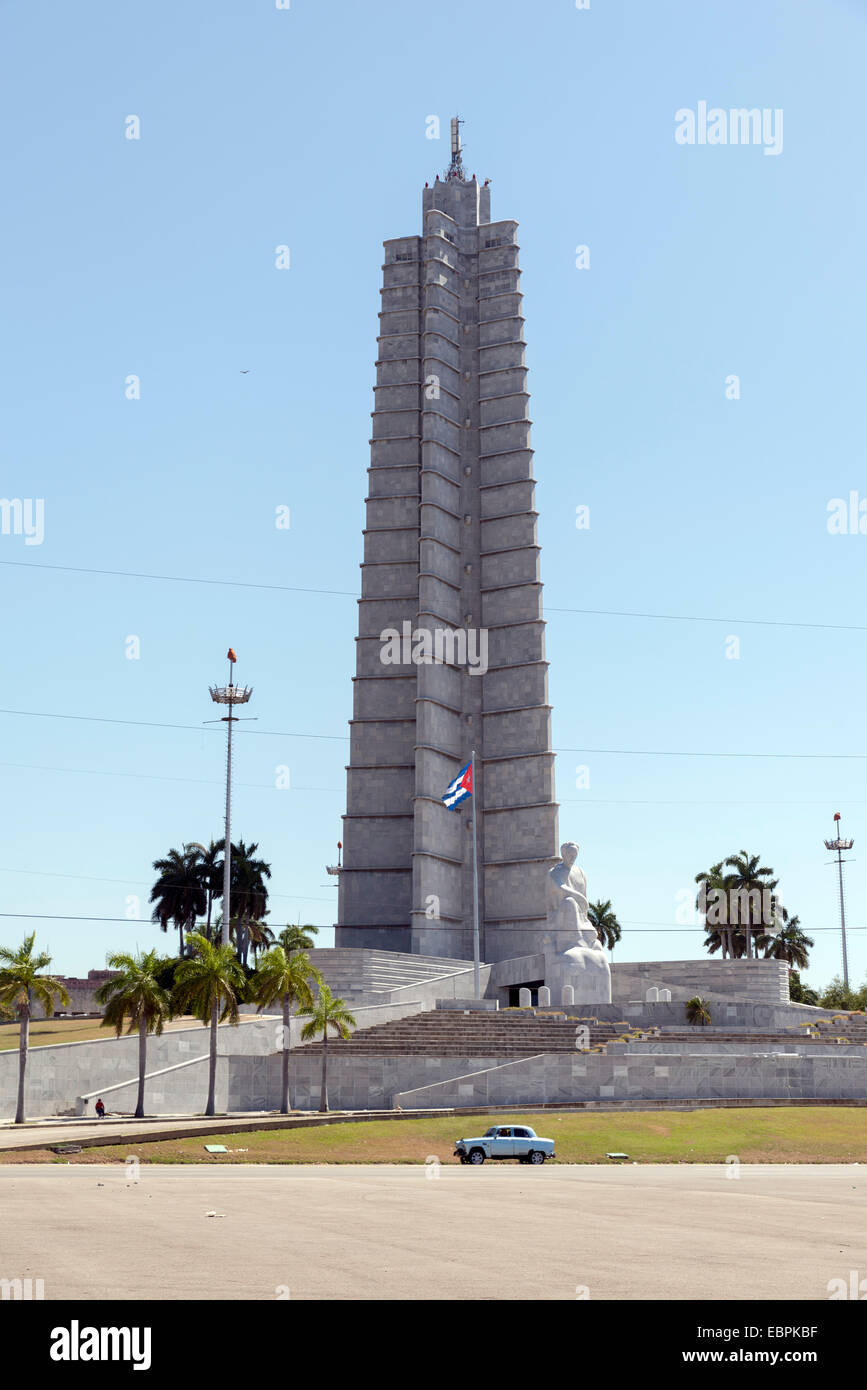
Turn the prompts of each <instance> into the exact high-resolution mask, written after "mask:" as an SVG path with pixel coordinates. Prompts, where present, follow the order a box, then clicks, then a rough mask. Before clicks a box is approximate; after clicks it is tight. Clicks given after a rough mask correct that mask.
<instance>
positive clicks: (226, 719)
mask: <svg viewBox="0 0 867 1390" xmlns="http://www.w3.org/2000/svg"><path fill="white" fill-rule="evenodd" d="M228 656H229V684H228V685H211V686H209V687H208V689H209V690H210V692H211V699H212V700H213V701H214V703H215V704H217V705H228V707H229V713H228V714H224V715H223V716H222V720H221V722H222V723H224V724H225V725H226V732H227V739H226V847H225V849H224V850H223V924H222V928H221V931H220V940H221V942H222V944H223V945H224V946H227V945H228V944H229V921H230V913H231V903H230V885H231V881H232V725H233V724H236V723H237V722H238V717H237V715H236V714H234V713H233V710H234V708H235V705H246V703H247V701H248V700H249V698H250V696H251V695H252V694H253V687H252V686H247V685H236V684H235V675H234V670H235V662H236V661H237V660H238V658H237V656H236V655H235V649H234V647H230V648H229V652H228Z"/></svg>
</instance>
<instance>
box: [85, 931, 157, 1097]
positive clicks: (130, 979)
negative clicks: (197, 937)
mask: <svg viewBox="0 0 867 1390" xmlns="http://www.w3.org/2000/svg"><path fill="white" fill-rule="evenodd" d="M107 964H108V966H109V969H111V970H117V971H119V972H120V973H119V974H118V975H116V976H115V977H114V979H113V980H107V981H106V983H105V984H104V985H100V987H99V989H98V990H97V991H96V1000H97V1003H99V1004H104V1005H105V1014H104V1015H103V1019H102V1026H103V1028H114V1030H115V1036H116V1037H118V1038H119V1037H120V1035H121V1033H122V1032H123V1026H124V1024H125V1022H126V1020H127V1018H128V1019H129V1028H128V1030H127V1031H128V1032H129V1033H133V1032H135V1030H136V1029H138V1097H137V1099H136V1104H135V1118H136V1119H137V1120H140V1119H142V1117H143V1116H144V1089H145V1073H146V1071H147V1055H148V1033H154V1034H155V1035H156V1036H157V1037H159V1036H160V1035H161V1033H162V1031H163V1024H164V1023H165V1021H166V1019H167V1018H170V1017H171V1012H172V1001H171V996H170V994H169V991H168V990H167V989H165V988H164V987H163V985H161V984H160V982H159V976H160V975H161V974H162V972H163V971H164V970H165V969H166V967H167V966H169V965H170V964H171V962H170V961H169V960H167V959H166V957H164V956H158V955H157V953H156V951H147V952H144V953H143V954H141V955H138V956H132V955H129V954H127V953H126V952H122V951H121V952H117V953H116V954H115V955H113V956H109V958H108V962H107Z"/></svg>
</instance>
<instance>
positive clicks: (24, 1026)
mask: <svg viewBox="0 0 867 1390" xmlns="http://www.w3.org/2000/svg"><path fill="white" fill-rule="evenodd" d="M35 940H36V933H35V932H31V933H30V935H29V936H25V938H24V943H23V945H21V946H19V948H18V950H17V951H10V950H9V949H8V947H6V946H0V1003H2V1004H7V1005H13V1006H14V1007H15V1008H16V1009H17V1011H18V1018H19V1021H20V1030H19V1034H18V1105H17V1107H16V1110H15V1123H16V1125H23V1123H24V1081H25V1078H26V1076H27V1051H28V1048H29V1046H30V1014H31V1008H32V1005H33V1000H34V998H35V999H36V1000H38V1002H39V1003H40V1004H41V1005H42V1009H43V1012H44V1014H45V1017H46V1018H50V1017H51V1015H52V1014H53V1013H54V1005H55V1001H58V1000H59V1002H60V1003H61V1004H68V1003H69V994H68V992H67V990H66V987H65V986H64V985H62V984H61V983H60V981H59V980H55V979H54V977H53V976H51V975H40V974H39V973H38V972H39V971H40V970H45V969H47V967H48V966H49V965H50V964H51V957H50V955H49V954H48V952H47V951H40V953H39V954H38V955H34V954H33V943H34V941H35Z"/></svg>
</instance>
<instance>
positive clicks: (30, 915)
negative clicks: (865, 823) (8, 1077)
mask: <svg viewBox="0 0 867 1390" xmlns="http://www.w3.org/2000/svg"><path fill="white" fill-rule="evenodd" d="M305 901H306V902H318V903H324V902H330V903H332V904H333V899H331V898H307V899H305ZM2 917H12V918H15V919H21V920H32V921H39V922H122V923H123V925H124V926H127V927H156V926H157V923H156V922H152V921H150V919H149V918H146V917H89V916H78V917H72V916H67V915H63V914H60V913H52V912H0V918H2ZM621 926H624V927H628V928H629V931H630V933H638V932H666V933H671V932H690V933H692V935H695V934H696V932H702V933H705V934H706V932H707V928H706V927H703V926H695V927H662V926H648V927H635V926H631V925H630V924H629V923H628V922H621ZM808 931H811V932H814V931H834V932H836V931H839V927H809V928H808ZM847 931H853V932H860V931H867V927H848V928H847ZM615 963H616V962H615ZM624 963H625V964H629V962H624Z"/></svg>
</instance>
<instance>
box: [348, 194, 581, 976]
mask: <svg viewBox="0 0 867 1390" xmlns="http://www.w3.org/2000/svg"><path fill="white" fill-rule="evenodd" d="M422 221H423V234H422V235H421V236H410V237H401V238H394V239H391V240H389V241H387V242H386V243H385V264H384V267H383V281H382V307H381V314H380V320H379V322H380V336H379V351H378V354H377V358H378V360H377V381H376V391H375V409H374V411H373V415H372V428H371V436H372V442H371V464H370V483H369V487H368V501H367V525H366V529H365V535H364V563H363V566H362V595H363V597H362V602H361V604H360V609H359V628H358V632H359V639H360V640H359V642H358V644H357V665H356V683H355V694H354V700H353V710H354V720H353V723H352V725H351V738H350V765H349V769H348V774H347V816H346V820H345V822H344V833H343V837H342V838H343V844H344V861H343V862H344V870H343V873H342V874H341V876H340V892H339V903H338V925H337V936H336V941H337V944H338V946H361V947H364V946H374V945H376V946H377V947H380V946H382V945H383V943H384V942H387V941H388V940H389V939H391V940H392V941H393V943H394V949H396V950H402V949H405V945H406V940H407V931H408V932H409V942H410V948H411V949H412V950H413V951H416V952H428V953H433V954H440V955H445V954H448V953H449V952H453V951H459V952H460V954H461V955H462V956H463V955H465V954H466V953H467V949H468V942H469V941H470V939H471V932H472V869H471V861H472V839H471V833H470V817H469V812H470V809H471V808H470V807H469V806H467V807H466V810H465V812H464V809H463V808H462V811H461V812H455V813H451V812H448V811H447V810H445V808H443V807H442V806H441V805H439V804H438V803H439V798H440V797H441V796H442V793H443V791H444V790H445V787H446V786H447V785H448V782H449V781H450V780H451V779H452V778H453V777H454V775H455V773H456V772H457V770H458V768H459V767H460V766H461V764H462V763H463V762H467V761H469V757H470V752H471V750H472V748H475V749H476V751H477V781H476V791H475V797H476V809H477V814H478V819H479V832H480V850H481V854H480V857H481V874H480V913H481V918H482V939H483V955H484V957H485V959H486V960H487V961H489V962H490V961H493V960H501V959H503V958H504V957H507V956H509V955H512V954H514V949H513V948H514V941H515V936H514V930H513V928H514V919H515V917H516V915H517V916H519V917H521V918H523V919H525V921H526V928H525V929H526V930H527V931H529V932H532V931H533V929H534V922H535V921H536V920H537V918H538V917H539V915H540V909H539V901H540V894H541V891H542V890H543V887H544V874H545V872H546V870H547V869H548V868H550V866H551V865H552V864H553V863H554V862H556V851H557V843H558V832H557V806H556V803H555V801H554V785H553V752H552V750H551V710H550V706H549V704H548V698H547V695H548V691H547V663H546V662H545V651H544V622H543V619H542V604H541V585H540V582H539V575H540V564H539V554H540V552H539V546H538V538H537V534H536V511H535V502H534V481H533V467H532V446H531V439H530V427H531V421H530V410H529V396H528V393H527V369H526V365H525V344H524V335H523V322H524V320H523V315H522V296H521V293H520V266H519V248H518V242H517V223H516V222H514V221H513V220H511V219H503V220H501V221H499V222H496V223H492V222H491V221H490V189H488V188H480V187H479V185H478V184H477V183H476V182H475V181H474V180H466V181H461V180H457V181H452V182H448V183H437V184H435V185H434V186H432V187H430V188H428V189H426V190H425V192H424V196H423V206H422ZM405 620H407V621H409V623H410V624H411V626H412V628H413V629H416V628H422V627H426V628H429V629H433V628H436V627H437V626H446V627H452V628H464V629H471V630H478V629H479V628H485V629H488V634H487V635H488V663H487V664H488V669H487V671H485V672H480V673H478V674H473V673H472V672H471V670H470V669H468V667H467V666H463V667H454V668H450V669H449V670H448V679H447V680H439V679H436V675H442V674H444V672H442V671H441V672H439V673H434V675H433V676H432V672H431V670H430V668H426V667H424V666H414V665H413V664H411V663H410V664H408V665H407V666H406V667H405V668H404V667H400V668H394V667H392V668H390V673H391V674H392V675H396V674H397V672H398V671H400V674H401V677H402V679H400V680H394V679H378V678H377V677H378V676H379V675H380V674H381V673H380V672H378V671H377V665H378V664H381V663H380V662H379V657H380V654H381V653H380V652H379V651H378V650H377V647H378V643H379V634H380V633H381V632H382V631H383V630H384V629H385V628H388V627H392V628H395V627H396V628H398V629H399V630H400V629H401V624H402V623H403V622H404V621H405ZM489 779H490V790H489V786H488V781H489ZM391 798H394V803H393V809H394V810H395V811H396V812H397V813H398V815H397V816H396V817H395V818H394V819H391V820H390V819H389V817H388V815H387V812H388V809H389V805H390V800H391ZM434 900H436V901H437V902H438V903H439V916H438V917H434V918H433V919H432V918H431V915H430V913H429V911H428V908H429V905H430V903H431V901H434ZM541 915H543V913H542V914H541ZM522 930H524V929H523V928H522Z"/></svg>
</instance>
